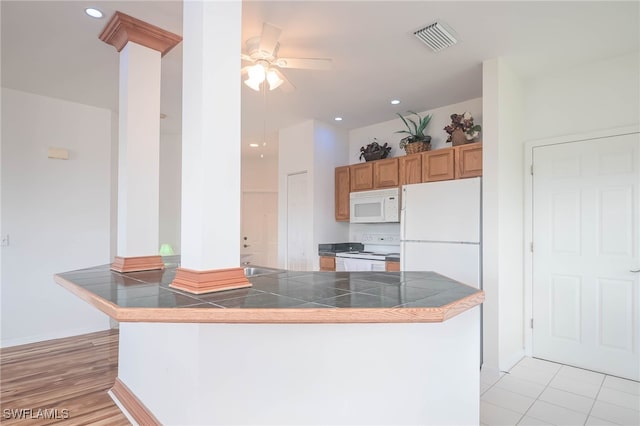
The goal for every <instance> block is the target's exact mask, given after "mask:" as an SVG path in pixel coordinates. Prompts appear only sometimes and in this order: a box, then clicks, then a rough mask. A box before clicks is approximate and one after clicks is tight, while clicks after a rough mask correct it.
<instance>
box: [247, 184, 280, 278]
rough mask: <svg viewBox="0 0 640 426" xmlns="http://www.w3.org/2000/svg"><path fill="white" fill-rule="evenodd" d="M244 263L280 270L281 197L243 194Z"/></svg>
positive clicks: (261, 193)
mask: <svg viewBox="0 0 640 426" xmlns="http://www.w3.org/2000/svg"><path fill="white" fill-rule="evenodd" d="M240 238H241V241H240V258H241V262H242V263H245V264H247V263H249V264H252V265H259V266H271V267H277V266H278V194H277V193H275V192H243V193H242V221H241V235H240Z"/></svg>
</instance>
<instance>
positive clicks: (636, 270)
mask: <svg viewBox="0 0 640 426" xmlns="http://www.w3.org/2000/svg"><path fill="white" fill-rule="evenodd" d="M629 272H633V273H635V274H637V273H638V272H640V268H638V269H632V270H631V271H629Z"/></svg>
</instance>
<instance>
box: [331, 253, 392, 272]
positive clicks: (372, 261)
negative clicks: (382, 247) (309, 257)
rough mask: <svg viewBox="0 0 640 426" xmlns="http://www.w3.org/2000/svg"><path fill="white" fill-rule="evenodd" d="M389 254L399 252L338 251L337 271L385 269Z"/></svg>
mask: <svg viewBox="0 0 640 426" xmlns="http://www.w3.org/2000/svg"><path fill="white" fill-rule="evenodd" d="M387 256H399V254H398V253H377V252H372V251H348V252H342V253H336V271H347V272H353V271H382V272H384V271H385V269H386V268H385V265H386V263H385V259H386V257H387Z"/></svg>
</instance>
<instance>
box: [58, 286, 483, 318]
mask: <svg viewBox="0 0 640 426" xmlns="http://www.w3.org/2000/svg"><path fill="white" fill-rule="evenodd" d="M54 281H55V282H56V283H57V284H59V285H61V286H62V287H64V288H66V289H67V290H69V291H70V292H72V293H73V294H75V295H76V296H78V297H80V298H81V299H82V300H84V301H85V302H87V303H89V304H90V305H92V306H94V307H96V308H97V309H99V310H100V311H102V312H103V313H105V314H107V315H108V316H110V317H111V318H113V319H115V320H117V321H120V322H165V323H230V324H344V323H431V322H436V323H437V322H444V321H446V320H448V319H450V318H453V317H454V316H456V315H459V314H460V313H462V312H464V311H467V310H469V309H471V308H473V307H475V306H477V305H479V304H481V303H482V302H483V301H484V292H483V291H482V290H479V291H478V292H476V293H474V294H471V295H469V296H467V297H464V298H462V299H460V300H457V301H454V302H452V303H450V304H448V305H446V306H443V307H437V308H420V307H408V308H398V307H396V308H319V309H314V308H310V309H309V308H218V309H216V308H212V309H206V308H189V307H184V308H131V307H119V306H117V305H115V304H113V303H111V302H109V301H107V300H105V299H103V298H102V297H100V296H97V295H95V294H93V293H91V292H90V291H89V290H87V289H85V288H83V287H80V286H78V285H76V284H74V283H72V282H71V281H69V280H67V279H65V278H63V277H61V276H59V275H54Z"/></svg>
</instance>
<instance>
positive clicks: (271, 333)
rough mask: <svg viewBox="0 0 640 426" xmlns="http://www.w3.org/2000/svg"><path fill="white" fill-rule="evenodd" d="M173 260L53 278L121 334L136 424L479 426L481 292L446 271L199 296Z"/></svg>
mask: <svg viewBox="0 0 640 426" xmlns="http://www.w3.org/2000/svg"><path fill="white" fill-rule="evenodd" d="M165 261H167V262H169V263H168V264H167V267H166V268H165V269H164V270H161V271H148V272H133V273H128V274H120V273H116V272H113V271H110V270H109V265H104V266H97V267H93V268H88V269H83V270H78V271H73V272H67V273H61V274H58V275H56V276H55V281H56V282H57V283H58V284H60V285H62V286H63V287H65V288H67V289H68V290H70V291H71V292H72V293H74V294H75V295H77V296H78V297H80V298H82V299H83V300H85V301H87V302H88V303H90V304H91V305H93V306H94V307H96V308H98V309H100V310H101V311H102V312H104V313H106V314H107V315H109V316H111V317H112V318H114V319H116V320H118V321H120V357H119V370H118V379H117V381H116V384H115V385H114V388H113V390H112V393H113V396H115V399H116V401H117V402H118V403H119V405H120V406H121V408H125V409H126V411H128V414H129V415H131V416H132V417H133V418H134V419H135V420H136V421H137V422H138V423H141V424H148V423H150V422H159V423H162V424H167V425H170V424H323V425H329V424H394V425H396V424H422V425H429V424H432V425H435V424H439V425H442V424H456V425H462V424H478V419H479V374H480V372H479V365H478V362H479V360H478V353H479V345H480V336H479V332H478V330H479V321H480V316H479V304H481V303H482V301H483V299H484V293H483V292H482V291H481V290H478V289H475V288H473V287H469V286H466V285H464V284H461V283H458V282H455V281H452V280H450V279H448V278H446V277H443V276H441V275H439V274H437V273H434V272H293V271H281V270H271V271H269V270H262V271H260V270H257V271H256V270H254V271H253V272H254V273H256V272H257V273H258V274H257V275H254V276H249V280H250V282H251V283H252V285H253V286H252V287H251V288H245V289H239V290H230V291H224V292H218V293H209V294H201V295H192V294H188V293H185V292H181V291H177V290H174V289H172V288H170V287H169V284H170V283H171V281H172V280H173V277H174V275H175V266H176V265H177V263H179V258H177V257H174V258H171V259H165ZM171 265H172V266H171Z"/></svg>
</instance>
